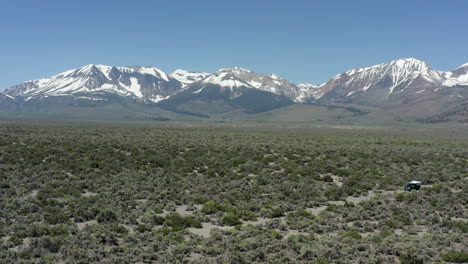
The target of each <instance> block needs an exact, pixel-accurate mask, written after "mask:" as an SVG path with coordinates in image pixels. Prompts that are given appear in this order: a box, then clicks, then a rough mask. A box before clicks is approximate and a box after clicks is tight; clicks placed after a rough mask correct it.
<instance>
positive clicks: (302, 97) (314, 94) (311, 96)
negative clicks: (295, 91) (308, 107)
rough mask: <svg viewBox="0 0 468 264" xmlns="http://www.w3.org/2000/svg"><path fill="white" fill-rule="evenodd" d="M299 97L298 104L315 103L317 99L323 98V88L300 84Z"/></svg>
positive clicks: (297, 98)
mask: <svg viewBox="0 0 468 264" xmlns="http://www.w3.org/2000/svg"><path fill="white" fill-rule="evenodd" d="M297 87H298V88H299V96H297V97H296V101H297V102H313V101H314V100H315V99H317V98H320V97H322V96H323V91H322V89H321V87H322V86H320V85H317V84H309V83H300V84H298V85H297Z"/></svg>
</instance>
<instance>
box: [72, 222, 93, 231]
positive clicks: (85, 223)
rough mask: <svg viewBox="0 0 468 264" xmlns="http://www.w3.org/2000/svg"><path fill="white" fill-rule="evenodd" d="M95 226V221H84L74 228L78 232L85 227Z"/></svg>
mask: <svg viewBox="0 0 468 264" xmlns="http://www.w3.org/2000/svg"><path fill="white" fill-rule="evenodd" d="M95 224H97V221H96V220H89V221H86V222H81V223H76V226H77V227H78V230H83V229H85V228H86V227H87V226H91V225H95Z"/></svg>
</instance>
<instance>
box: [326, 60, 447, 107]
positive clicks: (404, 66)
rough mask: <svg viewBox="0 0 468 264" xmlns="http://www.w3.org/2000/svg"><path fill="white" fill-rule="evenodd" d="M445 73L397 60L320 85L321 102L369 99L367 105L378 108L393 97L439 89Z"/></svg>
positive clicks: (415, 61)
mask: <svg viewBox="0 0 468 264" xmlns="http://www.w3.org/2000/svg"><path fill="white" fill-rule="evenodd" d="M443 81H444V74H443V73H441V72H438V71H436V70H434V69H432V68H431V67H430V66H429V65H428V64H427V63H426V62H424V61H421V60H417V59H413V58H410V59H398V60H394V61H390V62H387V63H383V64H379V65H375V66H371V67H367V68H356V69H352V70H349V71H347V72H345V73H342V74H339V75H336V76H334V77H333V78H332V79H330V80H329V81H328V82H326V83H324V84H322V85H320V93H321V95H320V94H319V97H317V98H319V99H320V100H321V101H322V102H336V101H340V100H348V99H352V98H357V97H361V96H369V98H368V99H369V101H368V104H371V105H372V104H375V105H379V104H381V103H382V102H384V101H387V100H389V99H390V98H391V97H393V96H397V95H399V94H402V93H408V92H411V91H413V90H415V89H418V91H421V90H422V89H432V90H433V89H436V88H438V87H440V86H441V85H442V82H443Z"/></svg>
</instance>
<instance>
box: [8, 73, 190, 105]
mask: <svg viewBox="0 0 468 264" xmlns="http://www.w3.org/2000/svg"><path fill="white" fill-rule="evenodd" d="M181 87H182V84H181V83H180V82H179V81H178V80H176V79H175V78H173V77H171V76H170V75H168V74H166V73H165V72H163V71H161V70H159V69H157V68H155V67H113V66H106V65H95V64H90V65H86V66H84V67H80V68H77V69H73V70H69V71H66V72H63V73H60V74H57V75H54V76H52V77H50V78H44V79H39V80H32V81H26V82H23V83H21V84H19V85H17V86H13V87H11V88H9V89H6V90H5V94H7V95H9V96H12V97H20V98H23V99H24V100H26V101H27V100H30V99H34V98H41V97H49V96H70V95H73V96H80V97H82V98H85V99H86V98H88V99H91V100H92V99H93V98H94V99H96V98H97V97H102V96H105V95H108V94H112V95H118V96H123V97H131V98H133V99H135V100H137V101H141V102H146V101H151V102H158V101H161V100H163V99H166V98H168V97H169V96H171V95H173V94H174V93H176V92H178V91H179V90H180V89H181Z"/></svg>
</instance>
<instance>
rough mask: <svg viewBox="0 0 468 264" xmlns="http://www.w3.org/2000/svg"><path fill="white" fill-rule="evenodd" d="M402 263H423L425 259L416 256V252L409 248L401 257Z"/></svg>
mask: <svg viewBox="0 0 468 264" xmlns="http://www.w3.org/2000/svg"><path fill="white" fill-rule="evenodd" d="M399 259H400V263H401V264H423V263H424V261H423V260H422V259H420V258H418V257H416V256H414V252H413V251H412V250H409V251H407V252H405V253H403V254H401V255H400V257H399Z"/></svg>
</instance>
